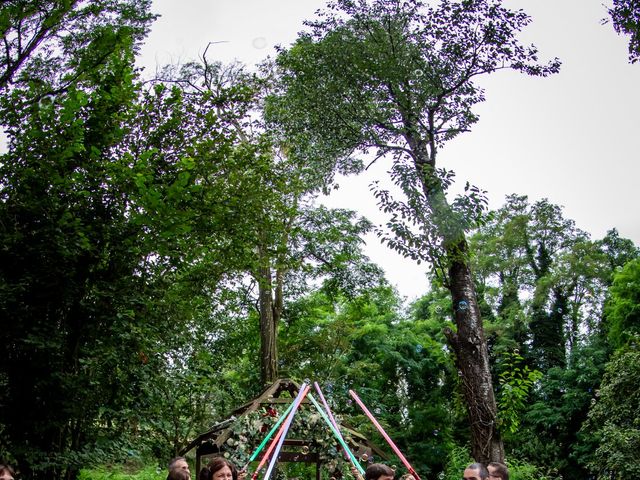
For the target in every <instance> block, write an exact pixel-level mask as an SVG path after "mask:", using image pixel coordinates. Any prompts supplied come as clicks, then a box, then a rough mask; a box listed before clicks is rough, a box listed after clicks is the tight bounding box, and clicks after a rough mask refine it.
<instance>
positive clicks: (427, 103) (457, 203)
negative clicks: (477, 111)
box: [269, 0, 559, 462]
mask: <svg viewBox="0 0 640 480" xmlns="http://www.w3.org/2000/svg"><path fill="white" fill-rule="evenodd" d="M529 21H530V20H529V17H527V15H526V14H524V13H523V12H521V11H519V12H511V11H509V10H507V9H505V8H503V7H502V6H501V5H500V3H499V2H497V1H491V0H486V1H475V2H470V1H464V2H452V1H443V2H439V3H438V5H437V6H436V7H431V8H426V7H425V6H424V5H423V4H422V2H419V1H416V0H414V1H407V2H399V1H393V0H377V1H374V2H365V1H349V0H338V1H335V2H332V3H330V4H329V9H328V10H326V11H324V12H322V13H321V14H320V17H319V18H318V20H316V21H313V22H308V23H307V25H308V26H309V27H311V32H308V33H302V34H301V36H300V38H299V39H298V40H297V41H296V43H295V44H294V45H293V46H292V47H291V49H289V50H283V51H281V52H280V55H279V57H278V59H277V63H278V66H279V68H280V70H281V75H282V89H283V91H282V94H281V95H279V96H276V97H274V98H273V99H272V102H271V104H270V107H269V113H270V114H271V115H272V117H271V118H274V119H277V122H278V123H279V124H280V126H281V128H282V129H283V133H284V135H286V136H287V138H290V139H292V140H291V141H292V143H293V144H295V143H298V144H300V145H302V146H301V147H299V148H298V150H299V152H300V155H306V157H305V158H307V159H308V161H314V162H315V161H317V162H318V164H319V165H321V164H324V163H322V162H326V161H327V158H332V159H334V161H336V162H339V161H341V160H342V159H344V158H349V157H350V156H351V154H352V153H354V152H355V151H360V152H367V151H369V150H374V151H375V152H376V153H377V155H378V157H376V158H380V157H382V156H387V157H391V160H392V165H391V169H390V176H391V179H392V180H393V181H394V182H395V183H396V184H398V185H399V186H400V187H401V189H402V191H403V193H404V194H405V195H406V201H397V200H394V199H393V198H392V197H391V195H390V194H389V192H387V191H386V190H384V189H382V188H380V187H377V186H374V191H375V195H376V198H377V199H378V202H379V204H380V206H381V208H382V209H383V210H385V211H386V212H388V213H391V215H392V218H391V221H390V222H389V224H388V227H389V228H390V229H391V232H392V236H387V237H386V238H385V242H386V243H387V244H388V245H389V246H391V247H392V248H395V249H396V250H398V251H400V252H401V253H403V254H404V255H406V256H410V257H411V258H414V259H416V260H421V261H422V260H425V261H431V262H433V264H434V268H435V269H436V270H437V271H439V272H440V274H441V276H442V278H443V281H444V282H445V284H446V285H447V287H448V288H449V290H450V292H451V298H452V302H453V308H454V315H455V320H456V322H455V323H456V326H457V332H451V334H450V335H449V341H450V343H451V345H452V347H453V348H454V350H455V352H456V356H457V365H458V368H459V369H460V372H461V375H462V377H463V385H464V387H463V388H464V394H465V398H466V403H467V406H468V411H469V416H470V425H471V429H472V445H473V454H474V457H475V458H476V459H477V460H479V461H483V462H487V461H490V460H499V459H502V458H503V449H502V442H501V440H500V436H499V433H498V431H497V429H496V404H495V398H494V394H493V388H492V382H491V376H490V369H489V361H488V355H487V348H486V342H485V339H484V332H483V328H482V320H481V318H480V311H479V308H478V302H477V299H476V292H475V286H474V282H473V277H472V273H471V270H470V268H469V260H468V245H467V241H466V237H465V232H466V231H467V230H468V229H469V228H471V227H472V226H474V225H476V223H477V222H478V221H479V220H480V219H481V215H482V211H483V208H484V200H483V196H482V192H480V191H479V189H477V188H476V187H472V186H467V189H466V195H464V196H461V197H459V198H457V199H455V200H453V201H449V200H448V199H447V197H446V195H445V193H446V189H447V187H448V186H449V184H450V183H451V181H452V174H451V172H446V171H444V170H442V169H441V168H440V167H439V164H438V163H437V154H438V151H439V149H440V148H441V147H442V146H443V145H444V144H445V143H446V142H447V141H448V140H450V139H452V138H454V137H456V136H457V135H458V134H460V133H462V132H464V131H468V130H469V128H470V127H471V126H472V125H473V124H474V123H475V122H476V121H477V120H478V118H477V116H476V115H474V114H473V112H472V107H473V106H474V105H475V104H477V103H478V102H481V101H483V100H484V96H483V91H482V89H481V88H480V87H478V86H477V85H475V84H474V79H475V78H476V77H478V76H480V75H483V74H488V73H492V72H495V71H496V70H500V69H505V68H510V69H515V70H518V71H521V72H524V73H527V74H531V75H541V76H545V75H548V74H551V73H555V72H557V71H558V69H559V62H558V61H557V60H556V61H553V62H551V63H550V64H548V65H539V64H537V63H536V62H537V54H536V50H535V48H534V47H523V46H522V45H520V44H519V43H518V41H517V39H516V35H517V33H518V32H519V31H520V30H521V29H522V28H524V27H525V26H526V25H527V24H528V23H529ZM305 145H313V147H314V148H315V152H314V151H313V150H312V149H311V148H308V147H306V146H305Z"/></svg>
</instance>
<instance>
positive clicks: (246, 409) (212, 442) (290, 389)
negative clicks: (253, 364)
mask: <svg viewBox="0 0 640 480" xmlns="http://www.w3.org/2000/svg"><path fill="white" fill-rule="evenodd" d="M299 389H300V386H299V385H298V384H297V383H296V382H295V381H293V380H291V379H278V380H276V381H275V382H274V383H273V384H272V385H270V386H269V387H267V388H265V389H264V390H263V391H262V393H260V395H258V396H257V397H256V398H254V399H253V400H251V401H249V402H247V403H245V404H244V405H242V406H240V407H238V408H236V409H235V410H234V411H233V412H231V414H230V415H229V416H228V417H227V418H226V419H224V420H222V421H220V422H218V423H217V424H215V425H214V426H213V427H212V428H211V429H210V430H208V431H207V432H205V433H202V434H200V435H198V436H197V437H196V438H195V439H194V440H193V441H191V442H190V443H189V444H188V445H187V446H186V447H184V448H183V449H182V451H181V452H180V454H181V455H185V454H187V453H188V452H190V451H191V450H193V449H194V448H195V450H196V472H199V471H200V468H201V466H202V461H203V459H207V458H211V457H215V456H218V455H224V454H225V452H226V451H228V450H229V445H228V440H229V439H230V438H231V437H232V436H233V434H234V426H235V425H236V424H237V422H240V421H241V420H242V418H243V417H245V416H246V415H248V414H250V413H252V412H259V411H261V410H265V411H269V410H271V411H273V410H272V409H273V408H274V407H276V406H285V407H288V406H289V404H291V402H293V400H294V398H295V397H296V394H297V393H298V391H299ZM309 407H311V408H315V407H313V405H312V404H311V402H310V401H309V399H307V398H305V399H304V400H303V402H302V404H301V407H300V408H309ZM328 428H329V427H328V426H327V429H328ZM341 431H342V433H343V434H344V433H346V434H347V437H350V439H349V448H350V449H351V450H352V451H353V452H354V454H355V455H356V456H357V457H360V458H367V457H368V458H373V456H374V455H375V456H377V457H379V458H380V457H381V458H385V457H386V455H385V454H384V452H382V451H381V450H380V449H379V448H378V447H377V446H375V445H374V444H372V443H371V442H369V441H368V440H367V438H366V437H364V436H363V435H361V434H360V433H358V432H356V431H355V430H353V429H351V428H349V427H348V426H346V425H344V423H343V424H342V425H341ZM337 443H338V442H337V440H336V444H337ZM337 448H340V447H337ZM262 453H263V452H261V454H262ZM365 455H366V456H365ZM260 458H261V457H258V459H260ZM278 462H284V463H286V462H303V463H315V465H316V479H317V480H320V471H321V467H322V463H323V462H322V459H321V456H320V454H319V452H318V451H314V449H313V442H312V439H309V438H288V437H287V438H286V439H285V441H284V444H283V448H282V450H281V451H280V454H279V456H278Z"/></svg>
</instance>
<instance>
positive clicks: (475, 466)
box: [465, 463, 489, 480]
mask: <svg viewBox="0 0 640 480" xmlns="http://www.w3.org/2000/svg"><path fill="white" fill-rule="evenodd" d="M465 470H477V471H478V474H479V475H480V479H481V480H485V479H486V478H489V470H487V467H485V466H484V465H483V464H481V463H472V464H471V465H469V466H468V467H467V468H466V469H465Z"/></svg>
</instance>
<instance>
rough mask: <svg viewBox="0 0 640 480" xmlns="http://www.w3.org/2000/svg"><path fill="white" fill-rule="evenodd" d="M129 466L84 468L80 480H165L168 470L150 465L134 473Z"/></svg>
mask: <svg viewBox="0 0 640 480" xmlns="http://www.w3.org/2000/svg"><path fill="white" fill-rule="evenodd" d="M129 470H130V469H129V468H127V469H125V468H122V467H120V468H118V467H116V468H105V467H102V468H96V469H82V470H80V473H79V475H78V480H164V479H165V478H167V477H166V472H165V470H164V469H160V468H158V467H153V466H148V467H145V468H143V469H141V470H140V471H136V472H135V473H132V472H130V471H129Z"/></svg>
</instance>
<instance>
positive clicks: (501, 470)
mask: <svg viewBox="0 0 640 480" xmlns="http://www.w3.org/2000/svg"><path fill="white" fill-rule="evenodd" d="M487 470H489V480H509V469H508V468H507V466H506V465H505V464H504V463H500V462H491V463H490V464H489V465H487Z"/></svg>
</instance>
